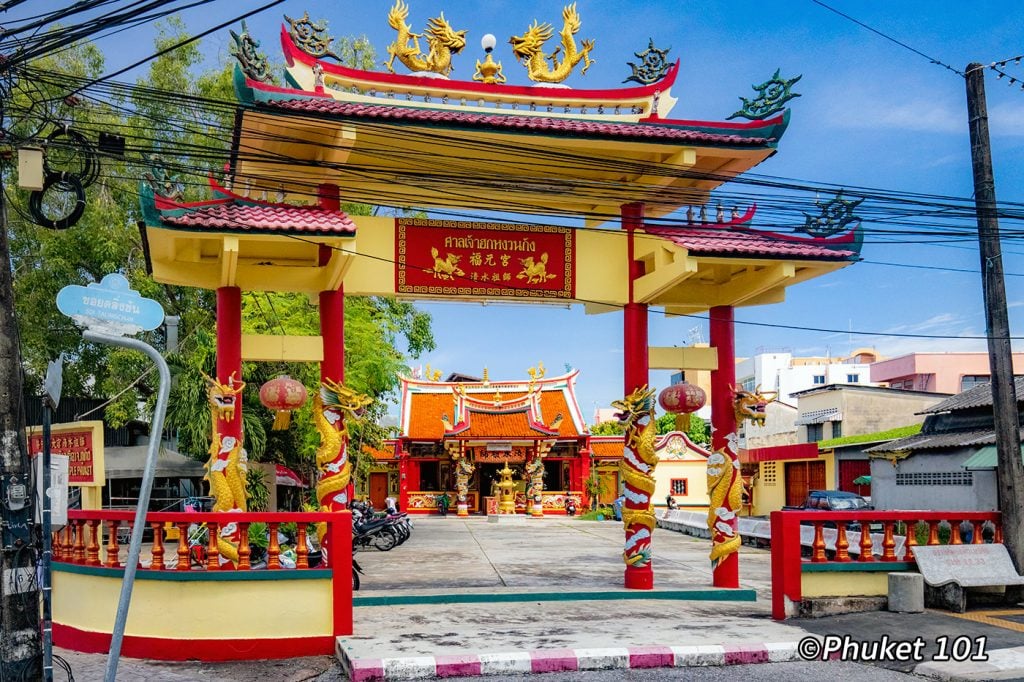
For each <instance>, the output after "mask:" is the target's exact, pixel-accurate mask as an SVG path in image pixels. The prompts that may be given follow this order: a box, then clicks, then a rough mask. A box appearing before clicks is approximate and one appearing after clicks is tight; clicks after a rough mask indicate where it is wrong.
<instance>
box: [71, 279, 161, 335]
mask: <svg viewBox="0 0 1024 682" xmlns="http://www.w3.org/2000/svg"><path fill="white" fill-rule="evenodd" d="M57 309H58V310H60V311H61V312H62V313H64V314H65V315H67V316H68V317H70V318H71V319H72V320H74V321H75V324H77V325H78V326H80V327H85V328H86V329H89V330H90V331H94V332H98V333H101V334H110V335H113V336H125V335H131V334H138V333H139V332H141V331H143V330H151V329H156V328H157V327H159V326H160V325H161V324H162V323H163V321H164V309H163V307H162V306H161V305H160V304H159V303H157V302H156V301H154V300H152V299H150V298H143V297H142V296H141V295H140V294H139V292H137V291H135V290H134V289H132V288H131V285H130V284H129V283H128V280H127V279H126V278H125V277H124V276H123V275H119V274H117V273H112V274H109V275H107V276H106V277H104V278H103V281H101V282H99V283H95V282H94V283H92V284H90V285H89V286H85V287H83V286H81V285H78V284H72V285H69V286H66V287H64V288H63V289H61V290H60V292H59V293H58V294H57Z"/></svg>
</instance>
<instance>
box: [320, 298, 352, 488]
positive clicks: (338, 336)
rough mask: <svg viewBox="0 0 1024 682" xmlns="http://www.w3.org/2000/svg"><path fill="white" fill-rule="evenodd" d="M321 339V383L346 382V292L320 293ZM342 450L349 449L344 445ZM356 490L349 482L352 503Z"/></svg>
mask: <svg viewBox="0 0 1024 682" xmlns="http://www.w3.org/2000/svg"><path fill="white" fill-rule="evenodd" d="M320 337H321V338H322V339H323V344H324V359H323V361H321V363H320V381H321V382H323V381H327V380H330V381H333V382H336V383H339V384H341V383H344V382H345V290H344V287H338V290H337V291H321V292H320ZM341 447H342V448H347V447H348V443H347V442H346V443H344V444H342V446H341ZM354 489H355V486H354V484H353V483H352V481H351V480H350V481H349V484H348V490H347V491H346V493H347V499H348V500H349V503H350V504H351V502H352V494H353V491H354Z"/></svg>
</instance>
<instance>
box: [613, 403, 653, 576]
mask: <svg viewBox="0 0 1024 682" xmlns="http://www.w3.org/2000/svg"><path fill="white" fill-rule="evenodd" d="M612 406H613V407H616V408H618V409H619V410H620V412H619V413H618V415H617V416H618V418H619V421H621V422H623V424H624V425H625V427H626V433H625V446H626V447H625V450H624V451H623V455H622V463H621V464H620V465H619V477H620V478H621V479H622V481H623V482H624V483H625V496H626V500H625V503H624V504H623V506H622V525H623V526H624V527H625V530H626V544H625V546H624V548H623V551H622V559H623V561H625V562H626V587H631V588H634V589H651V588H652V587H653V585H654V567H653V565H652V563H651V535H652V533H653V532H654V526H655V523H656V521H655V517H654V509H653V496H654V468H655V467H656V466H657V464H658V455H657V454H655V452H654V439H655V436H656V435H657V429H656V427H655V422H654V389H648V388H647V387H646V386H642V387H641V388H638V389H636V390H635V391H633V392H632V393H630V394H629V395H628V396H626V397H625V398H624V399H622V400H621V401H614V402H613V403H612Z"/></svg>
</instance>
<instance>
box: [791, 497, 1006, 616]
mask: <svg viewBox="0 0 1024 682" xmlns="http://www.w3.org/2000/svg"><path fill="white" fill-rule="evenodd" d="M961 525H965V526H969V528H970V535H969V537H968V540H969V542H970V543H971V544H982V543H984V542H994V543H1002V541H1003V528H1002V523H1001V516H1000V514H999V512H972V511H888V512H886V511H875V510H870V509H865V510H861V511H844V512H830V511H779V512H772V514H771V551H772V617H773V618H775V619H777V620H783V619H785V618H786V602H787V600H788V601H790V602H793V603H799V602H800V600H801V598H802V597H801V580H802V578H801V576H802V574H803V568H804V566H805V565H808V564H815V565H820V564H847V565H849V564H858V563H859V564H864V565H868V564H870V565H871V568H870V569H869V568H865V570H884V568H882V567H875V565H874V564H875V562H879V563H881V564H883V565H884V564H885V563H896V562H913V561H914V547H915V546H916V545H918V544H919V543H918V540H917V536H918V531H919V529H920V531H921V533H922V535H925V536H926V539H925V542H924V544H926V545H939V544H953V545H959V544H964V543H965V542H966V541H967V540H965V538H964V536H963V534H962V533H961V530H960V527H961ZM851 527H852V529H851ZM947 528H948V530H946V529H947ZM876 529H877V530H878V531H879V532H876ZM864 531H867V532H864ZM897 531H902V532H901V533H899V532H897ZM802 533H806V534H809V535H810V536H811V538H812V540H811V543H810V545H811V547H810V554H811V555H810V557H809V558H806V559H805V558H804V557H803V556H802V546H803V543H802V541H801V534H802ZM947 533H948V535H947ZM875 536H878V540H879V541H878V547H877V549H876V538H875ZM943 536H946V537H943ZM851 537H855V538H856V541H855V545H854V547H855V548H856V553H857V557H856V559H855V558H853V557H851V556H850V552H851V545H850V538H851ZM899 549H902V553H900V552H899ZM876 555H877V556H876ZM854 570H856V569H854ZM893 570H901V568H900V567H897V566H893ZM836 596H840V595H836Z"/></svg>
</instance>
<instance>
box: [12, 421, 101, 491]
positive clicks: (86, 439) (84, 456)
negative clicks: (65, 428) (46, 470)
mask: <svg viewBox="0 0 1024 682" xmlns="http://www.w3.org/2000/svg"><path fill="white" fill-rule="evenodd" d="M28 451H29V455H31V456H32V457H35V456H36V455H39V454H42V452H43V435H42V434H41V433H35V434H32V435H31V436H29V439H28ZM50 453H51V454H54V455H66V456H67V458H68V483H72V484H74V483H79V484H82V483H86V484H92V483H93V482H94V481H95V479H96V471H95V458H94V456H93V447H92V431H91V430H85V431H69V432H65V433H53V434H51V435H50Z"/></svg>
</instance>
